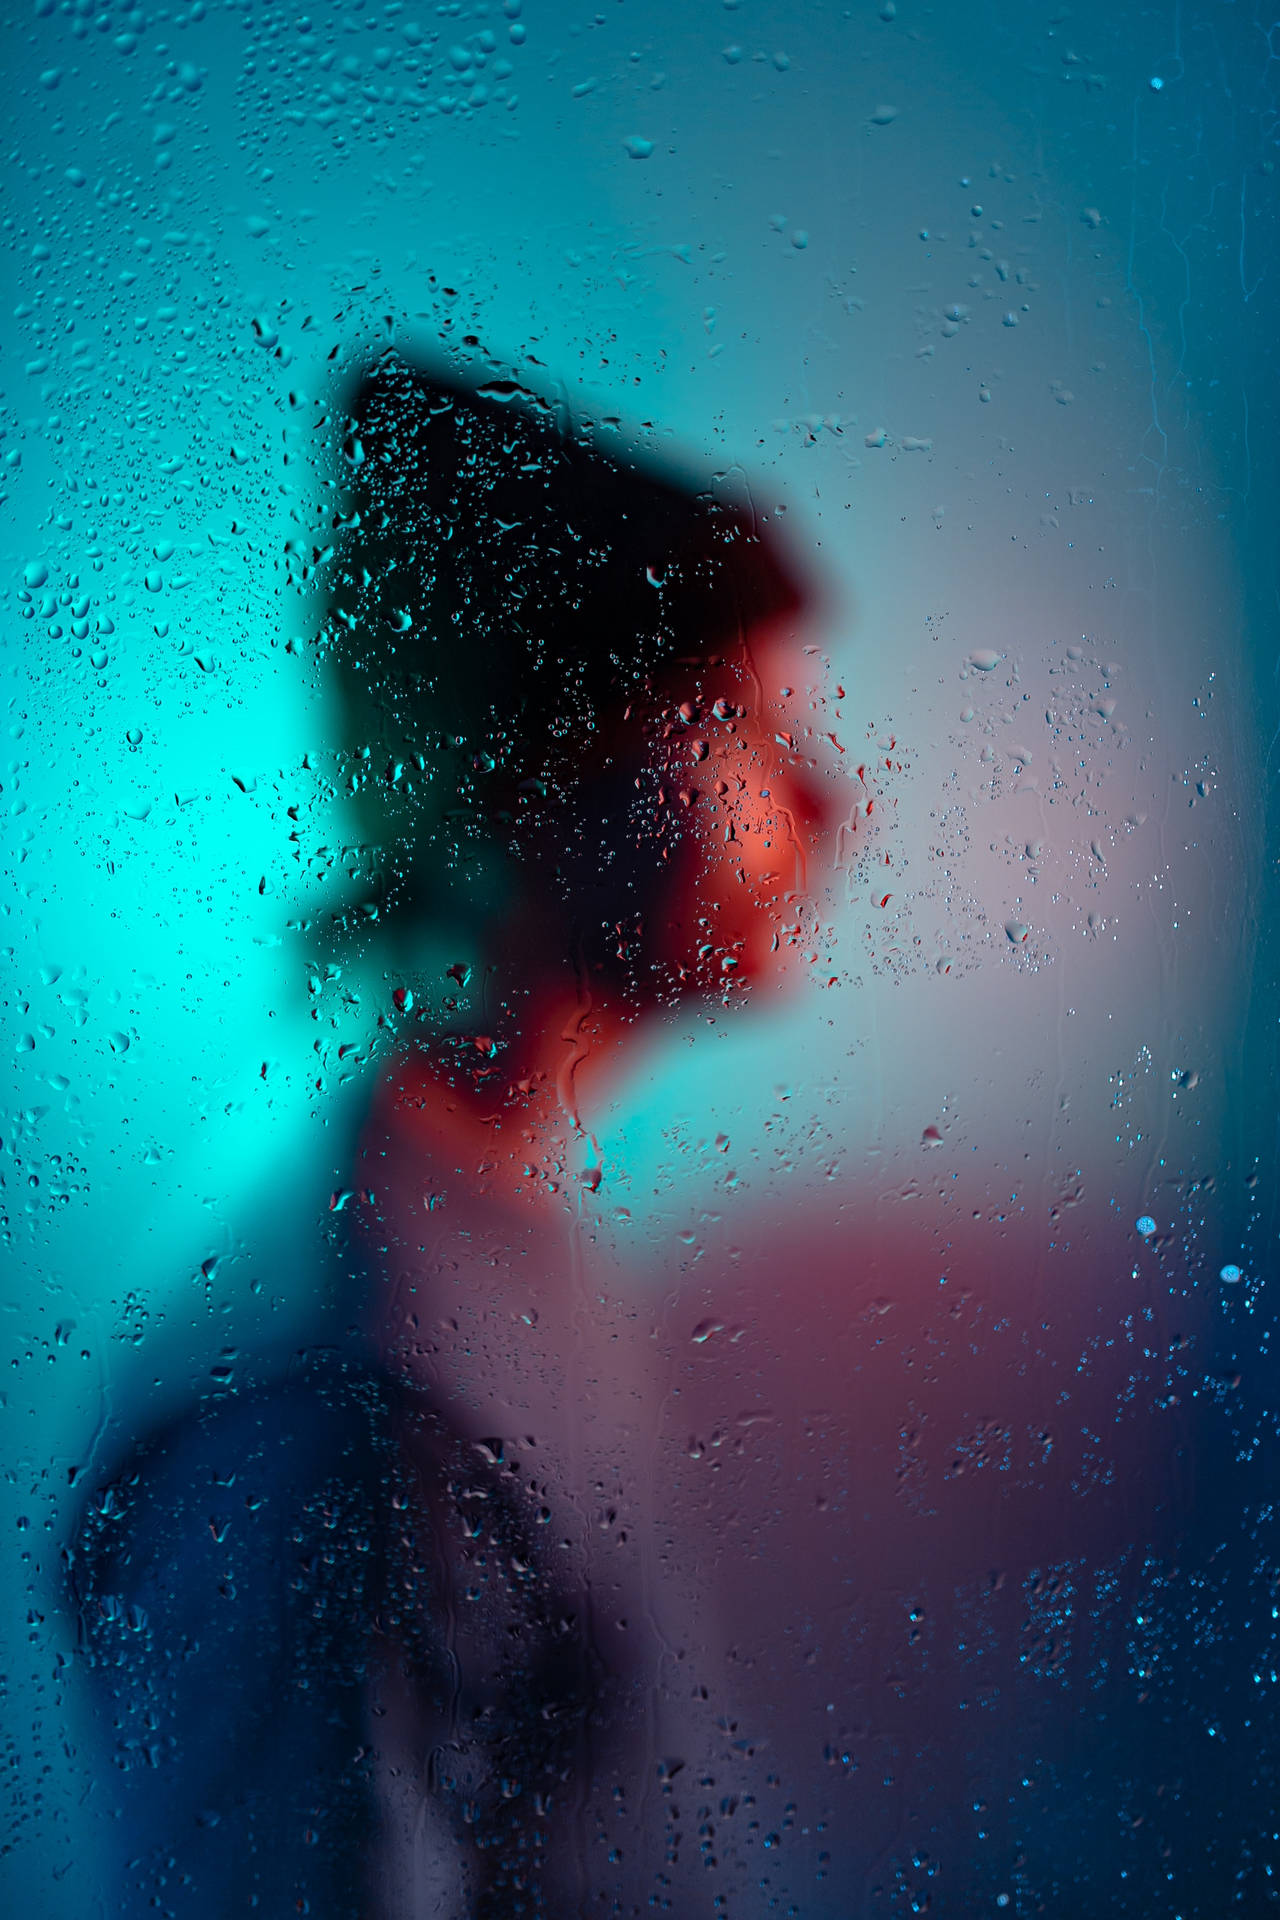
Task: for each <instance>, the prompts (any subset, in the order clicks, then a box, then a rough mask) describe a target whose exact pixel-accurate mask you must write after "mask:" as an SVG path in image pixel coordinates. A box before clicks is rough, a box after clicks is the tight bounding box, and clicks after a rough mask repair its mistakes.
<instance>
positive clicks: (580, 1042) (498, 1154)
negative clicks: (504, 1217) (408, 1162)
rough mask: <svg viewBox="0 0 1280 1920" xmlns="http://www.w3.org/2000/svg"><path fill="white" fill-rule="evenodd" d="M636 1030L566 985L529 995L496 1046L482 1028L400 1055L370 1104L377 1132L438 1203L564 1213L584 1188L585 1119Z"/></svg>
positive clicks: (589, 1156) (590, 1182) (593, 1166)
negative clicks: (407, 1155)
mask: <svg viewBox="0 0 1280 1920" xmlns="http://www.w3.org/2000/svg"><path fill="white" fill-rule="evenodd" d="M634 1032H635V1026H634V1025H633V1024H632V1025H629V1024H628V1023H626V1022H625V1021H624V1020H621V1019H619V1018H618V1016H617V1015H616V1014H614V1013H613V1012H612V1010H611V1009H600V1008H596V1007H593V1005H592V1003H591V1001H590V999H589V998H586V997H585V996H583V997H578V996H577V995H575V994H574V993H572V992H571V991H566V990H565V989H564V988H560V989H559V990H548V991H547V992H546V993H544V994H543V995H541V996H535V997H533V998H531V1000H530V1002H529V1003H528V1006H527V1017H526V1018H524V1019H523V1020H522V1022H521V1026H520V1029H519V1031H518V1032H516V1033H514V1034H511V1035H508V1036H507V1037H506V1039H505V1041H504V1044H502V1045H501V1046H498V1045H495V1042H494V1040H493V1038H492V1037H491V1036H490V1035H488V1034H486V1033H484V1032H483V1031H478V1032H472V1031H465V1032H460V1033H457V1034H455V1035H451V1036H450V1037H449V1038H450V1044H448V1045H447V1047H446V1049H445V1050H444V1051H443V1052H442V1050H441V1049H440V1048H439V1046H437V1047H435V1048H433V1049H432V1051H431V1053H430V1054H428V1053H425V1052H423V1053H412V1054H409V1055H407V1056H406V1055H402V1056H400V1057H399V1058H398V1059H397V1060H396V1062H395V1064H394V1066H393V1067H392V1069H391V1072H390V1074H389V1075H388V1077H387V1079H386V1082H385V1084H384V1088H383V1091H382V1094H381V1096H380V1097H379V1099H378V1100H377V1101H376V1102H375V1114H374V1127H375V1130H376V1132H377V1133H379V1134H382V1135H384V1136H386V1137H387V1138H389V1139H391V1140H394V1141H395V1142H397V1143H398V1144H399V1145H400V1146H403V1147H404V1148H407V1149H409V1150H410V1151H411V1152H412V1154H413V1158H414V1161H415V1163H416V1164H417V1165H418V1166H419V1167H420V1168H423V1169H425V1170H426V1171H427V1172H428V1173H429V1175H430V1178H431V1179H432V1180H433V1181H438V1183H439V1187H440V1190H441V1194H442V1196H444V1195H445V1194H448V1193H452V1194H454V1195H456V1196H457V1197H458V1198H459V1199H461V1198H465V1197H472V1198H483V1199H484V1200H485V1201H486V1203H487V1204H489V1205H492V1204H493V1203H495V1202H497V1203H499V1204H502V1203H508V1204H510V1205H512V1206H518V1205H521V1204H525V1205H527V1204H529V1203H530V1202H533V1203H535V1204H536V1203H537V1202H538V1201H539V1200H540V1199H541V1200H550V1201H552V1202H555V1203H557V1204H558V1206H559V1207H563V1206H564V1204H565V1201H566V1197H567V1198H569V1199H572V1198H573V1197H574V1196H575V1195H576V1194H577V1193H579V1192H580V1191H581V1190H582V1189H583V1188H584V1187H585V1188H587V1189H588V1190H594V1185H595V1183H596V1181H598V1178H599V1173H598V1163H599V1156H598V1152H597V1149H596V1144H595V1140H594V1138H593V1136H592V1134H591V1132H590V1129H589V1124H588V1123H587V1122H584V1119H583V1113H584V1111H585V1112H586V1114H587V1115H588V1116H589V1115H590V1114H591V1112H592V1111H593V1110H594V1109H596V1108H598V1106H599V1104H600V1103H601V1101H602V1100H603V1099H604V1098H605V1097H606V1096H607V1092H608V1088H609V1085H610V1083H611V1082H612V1081H613V1080H614V1079H615V1078H616V1077H617V1075H618V1074H619V1072H620V1071H621V1069H622V1066H623V1064H624V1061H625V1056H626V1046H625V1041H626V1039H627V1038H628V1037H629V1036H630V1035H632V1034H634Z"/></svg>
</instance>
